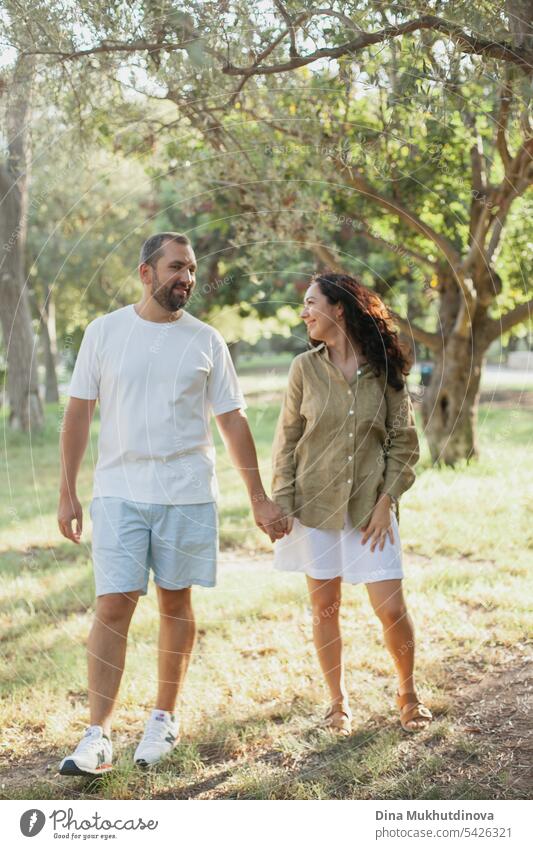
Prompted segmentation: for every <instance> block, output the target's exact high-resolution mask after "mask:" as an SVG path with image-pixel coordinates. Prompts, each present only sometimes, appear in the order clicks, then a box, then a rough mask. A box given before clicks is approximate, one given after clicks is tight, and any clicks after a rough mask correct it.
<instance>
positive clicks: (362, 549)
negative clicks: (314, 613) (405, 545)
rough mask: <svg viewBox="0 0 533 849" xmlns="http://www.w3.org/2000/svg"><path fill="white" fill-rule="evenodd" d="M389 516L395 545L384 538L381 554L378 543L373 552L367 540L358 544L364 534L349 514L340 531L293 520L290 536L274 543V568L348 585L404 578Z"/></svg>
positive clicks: (394, 527)
mask: <svg viewBox="0 0 533 849" xmlns="http://www.w3.org/2000/svg"><path fill="white" fill-rule="evenodd" d="M391 517H392V532H393V536H394V542H391V541H390V537H389V536H388V535H387V539H386V542H385V545H384V546H383V551H380V550H379V544H378V545H376V547H375V549H374V551H373V552H372V551H371V550H370V540H367V542H366V543H365V545H361V539H362V537H363V532H362V531H359V530H356V529H355V528H354V527H353V525H352V523H351V521H350V518H349V516H348V515H346V518H345V521H344V528H342V530H340V531H339V530H324V529H321V528H308V527H306V525H302V523H301V522H299V521H298V519H296V518H295V519H294V525H293V528H292V531H291V532H290V534H289V535H288V536H284V537H282V539H278V540H276V542H275V543H274V568H275V569H279V570H281V571H283V572H305V574H306V575H309V577H311V578H317V579H319V580H331V578H342V579H343V581H347V582H348V583H349V584H371V583H374V582H375V581H389V580H391V579H393V578H403V569H402V548H401V544H400V535H399V530H398V521H397V519H396V515H395V513H394V511H392V510H391Z"/></svg>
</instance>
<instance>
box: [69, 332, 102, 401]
mask: <svg viewBox="0 0 533 849" xmlns="http://www.w3.org/2000/svg"><path fill="white" fill-rule="evenodd" d="M99 328H100V321H99V320H98V319H97V320H96V321H93V322H91V323H90V324H89V325H87V327H86V328H85V333H84V334H83V339H82V341H81V345H80V350H79V351H78V356H77V357H76V363H75V365H74V371H73V372H72V377H71V380H70V384H69V388H68V394H69V395H70V396H71V397H73V398H83V399H84V400H87V401H94V400H96V399H97V398H98V397H99V394H100V377H101V369H100V355H99V344H98V339H99V335H100V334H99Z"/></svg>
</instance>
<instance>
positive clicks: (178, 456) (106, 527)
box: [58, 233, 286, 775]
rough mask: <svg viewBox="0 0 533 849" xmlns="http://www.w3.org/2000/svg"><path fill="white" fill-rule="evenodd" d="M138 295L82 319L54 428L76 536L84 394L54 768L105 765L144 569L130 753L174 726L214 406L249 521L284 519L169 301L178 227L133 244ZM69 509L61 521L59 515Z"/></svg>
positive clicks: (216, 377) (211, 503) (226, 388)
mask: <svg viewBox="0 0 533 849" xmlns="http://www.w3.org/2000/svg"><path fill="white" fill-rule="evenodd" d="M139 273H140V277H141V280H142V283H143V294H142V298H141V300H140V301H139V303H137V304H131V305H129V306H127V307H123V308H122V309H118V310H116V311H114V312H111V313H109V314H107V315H105V316H101V317H100V318H97V319H96V320H95V321H92V322H91V323H90V324H89V325H88V327H87V329H86V331H85V334H84V337H83V342H82V345H81V348H80V351H79V354H78V358H77V361H76V365H75V368H74V373H73V376H72V381H71V384H70V392H69V394H70V400H69V403H68V407H67V409H66V412H65V417H64V422H63V430H62V436H61V483H60V497H59V508H58V523H59V528H60V530H61V533H62V534H63V535H64V536H65V537H67V538H68V539H70V540H72V541H73V542H74V543H79V542H80V538H81V533H82V507H81V504H80V502H79V500H78V497H77V495H76V478H77V474H78V470H79V468H80V464H81V461H82V458H83V454H84V452H85V449H86V446H87V442H88V437H89V427H90V423H91V418H92V415H93V412H94V408H95V405H96V401H97V400H98V401H99V403H100V418H101V422H100V436H99V444H98V462H97V465H96V470H95V476H94V492H93V496H94V497H93V501H92V503H91V516H92V520H93V565H94V574H95V584H96V596H97V598H96V611H95V617H94V622H93V625H92V629H91V632H90V636H89V641H88V647H87V648H88V674H89V707H90V726H89V727H88V729H87V731H86V732H85V736H84V737H83V738H82V740H81V742H80V743H79V745H78V746H77V748H76V750H75V751H74V752H73V753H72V754H71V755H68V756H67V757H66V758H64V760H63V761H62V762H61V765H60V773H61V774H62V775H85V774H88V775H99V774H102V773H104V772H107V771H108V770H110V769H111V768H112V745H111V736H110V735H111V717H112V712H113V707H114V704H115V700H116V698H117V693H118V689H119V685H120V680H121V677H122V672H123V669H124V661H125V655H126V641H127V635H128V628H129V624H130V621H131V617H132V614H133V612H134V610H135V607H136V604H137V601H138V599H139V596H141V595H145V594H146V591H147V585H148V575H149V570H150V568H153V570H154V579H155V583H156V586H157V597H158V603H159V611H160V630H159V655H158V673H159V675H158V677H159V683H158V692H157V698H156V702H155V707H154V710H153V711H152V713H151V715H150V716H149V717H148V720H147V723H146V727H145V732H144V736H143V738H142V740H141V742H140V743H139V745H138V747H137V749H136V751H135V755H134V760H135V763H137V764H138V765H140V766H151V765H153V764H155V763H157V762H158V761H159V760H160V758H161V757H163V756H164V755H166V754H168V753H169V752H170V751H171V749H172V748H173V746H174V745H175V744H176V742H177V740H178V734H179V722H178V718H177V715H176V713H175V707H176V701H177V697H178V695H179V693H180V690H181V687H182V685H183V681H184V678H185V674H186V672H187V667H188V664H189V660H190V656H191V652H192V648H193V643H194V639H195V624H194V614H193V610H192V606H191V588H192V586H193V585H200V586H204V587H212V586H214V585H215V579H216V558H217V550H218V523H217V512H216V503H215V502H216V498H217V494H218V493H217V484H216V479H215V472H214V460H215V451H214V446H213V441H212V437H211V432H210V428H209V420H210V415H211V413H214V415H215V417H216V421H217V425H218V428H219V430H220V432H221V434H222V437H223V439H224V441H225V444H226V446H227V448H228V450H229V453H230V456H231V459H232V461H233V463H234V464H235V466H236V467H237V468H238V469H239V472H240V474H241V476H242V478H243V481H244V483H245V485H246V488H247V490H248V494H249V497H250V501H251V506H252V510H253V515H254V519H255V522H256V524H257V525H258V526H259V527H260V528H261V529H262V530H263V531H264V532H265V533H267V534H268V535H269V537H270V539H271V540H272V541H274V540H275V539H279V538H280V537H282V536H283V535H284V532H285V530H286V521H285V519H284V517H283V515H282V513H281V511H280V509H279V508H278V507H277V506H276V505H275V504H274V503H273V502H272V501H271V500H270V499H269V498H267V496H266V494H265V490H264V488H263V485H262V483H261V478H260V475H259V471H258V468H257V455H256V451H255V445H254V441H253V438H252V435H251V432H250V428H249V426H248V421H247V418H246V415H245V413H244V410H245V407H246V404H245V402H244V398H243V396H242V393H241V390H240V387H239V384H238V380H237V376H236V374H235V369H234V367H233V364H232V361H231V358H230V356H229V351H228V348H227V346H226V344H225V342H224V341H223V339H222V337H221V336H220V334H219V333H218V332H217V331H216V330H215V329H214V328H212V327H210V326H209V325H207V324H205V323H204V322H202V321H199V320H198V319H196V318H194V317H193V316H192V315H190V314H189V313H188V312H186V311H185V310H184V309H183V308H184V307H185V305H186V304H187V302H188V301H189V299H190V297H191V294H192V292H193V289H194V285H195V277H196V260H195V256H194V252H193V249H192V246H191V244H190V242H189V239H188V238H187V237H186V236H182V235H180V234H178V233H158V234H157V235H155V236H152V237H151V238H150V239H148V240H147V241H146V242H145V243H144V245H143V247H142V250H141V258H140V266H139ZM74 522H75V527H74V526H73V523H74Z"/></svg>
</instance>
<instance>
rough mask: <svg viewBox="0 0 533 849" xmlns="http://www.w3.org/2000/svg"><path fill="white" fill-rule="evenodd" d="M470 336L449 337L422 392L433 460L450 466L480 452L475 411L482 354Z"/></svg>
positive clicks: (477, 400)
mask: <svg viewBox="0 0 533 849" xmlns="http://www.w3.org/2000/svg"><path fill="white" fill-rule="evenodd" d="M474 350H475V345H473V344H472V339H470V338H468V339H462V338H459V337H456V336H452V338H451V339H450V340H449V341H448V343H447V345H446V346H445V348H444V351H443V353H442V355H439V357H438V359H437V361H436V362H435V364H434V368H433V373H432V375H431V382H430V384H429V386H428V387H427V389H426V390H425V392H424V397H423V401H422V416H423V420H424V433H425V436H426V439H427V441H428V445H429V450H430V453H431V459H432V461H433V462H434V463H445V464H446V465H448V466H453V465H455V463H457V462H458V460H462V459H466V460H471V459H473V458H477V457H478V456H479V450H478V439H477V414H478V403H479V384H480V378H481V369H482V366H483V356H479V354H476V355H474Z"/></svg>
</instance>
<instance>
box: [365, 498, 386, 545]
mask: <svg viewBox="0 0 533 849" xmlns="http://www.w3.org/2000/svg"><path fill="white" fill-rule="evenodd" d="M390 508H391V500H390V497H389V496H388V495H382V496H381V498H379V499H378V501H377V503H376V506H375V507H374V509H373V511H372V516H371V517H370V521H368V522H367V523H366V525H365V526H364V527H363V528H361V530H362V531H363V538H362V540H361V545H365V544H366V542H367V541H368V540H369V539H370V541H371V542H370V551H371V552H372V553H373V552H374V549H375V547H376V545H378V544H379V550H380V551H383V549H384V547H385V543H386V541H387V536H388V537H389V539H390V541H391V542H394V533H393V530H392V525H391V513H390Z"/></svg>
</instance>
